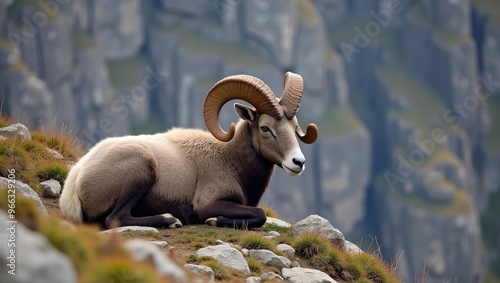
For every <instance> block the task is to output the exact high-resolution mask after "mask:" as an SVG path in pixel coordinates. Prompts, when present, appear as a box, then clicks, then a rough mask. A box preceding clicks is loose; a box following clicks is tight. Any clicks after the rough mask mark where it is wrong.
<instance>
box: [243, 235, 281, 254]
mask: <svg viewBox="0 0 500 283" xmlns="http://www.w3.org/2000/svg"><path fill="white" fill-rule="evenodd" d="M240 244H241V247H243V248H246V249H249V250H259V249H266V250H270V251H275V245H274V242H273V240H271V239H267V238H264V236H261V235H259V234H257V233H248V235H246V236H244V237H243V238H242V239H241V243H240Z"/></svg>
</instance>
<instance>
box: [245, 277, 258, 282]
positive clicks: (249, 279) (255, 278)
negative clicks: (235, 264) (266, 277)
mask: <svg viewBox="0 0 500 283" xmlns="http://www.w3.org/2000/svg"><path fill="white" fill-rule="evenodd" d="M260 281H261V279H260V277H255V276H252V277H248V278H247V279H246V280H245V283H260Z"/></svg>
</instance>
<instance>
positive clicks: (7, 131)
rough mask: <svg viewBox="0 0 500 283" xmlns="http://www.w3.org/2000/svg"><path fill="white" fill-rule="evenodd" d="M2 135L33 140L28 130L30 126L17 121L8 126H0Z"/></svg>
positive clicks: (0, 134)
mask: <svg viewBox="0 0 500 283" xmlns="http://www.w3.org/2000/svg"><path fill="white" fill-rule="evenodd" d="M0 136H4V137H7V138H20V139H23V140H31V134H30V130H28V128H27V127H26V126H25V125H23V124H21V123H15V124H12V125H10V126H7V127H3V128H0Z"/></svg>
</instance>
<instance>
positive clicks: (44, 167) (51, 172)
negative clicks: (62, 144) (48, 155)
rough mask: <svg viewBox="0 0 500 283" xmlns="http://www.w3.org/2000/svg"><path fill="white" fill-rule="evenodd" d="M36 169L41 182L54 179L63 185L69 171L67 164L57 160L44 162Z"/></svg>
mask: <svg viewBox="0 0 500 283" xmlns="http://www.w3.org/2000/svg"><path fill="white" fill-rule="evenodd" d="M36 170H37V171H36V176H37V177H38V179H39V180H40V182H43V181H46V180H50V179H54V180H56V181H58V182H59V183H61V185H62V184H64V181H65V180H66V177H67V176H68V172H69V169H68V166H67V165H66V164H64V163H63V162H62V161H56V160H53V161H47V162H44V163H42V164H40V165H39V167H38V168H37V169H36Z"/></svg>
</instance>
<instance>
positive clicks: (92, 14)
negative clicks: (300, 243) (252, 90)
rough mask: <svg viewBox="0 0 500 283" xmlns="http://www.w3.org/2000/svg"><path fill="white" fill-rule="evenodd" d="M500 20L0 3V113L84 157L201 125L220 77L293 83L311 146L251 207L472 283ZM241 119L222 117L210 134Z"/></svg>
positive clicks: (499, 132) (495, 138)
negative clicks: (322, 221) (106, 145)
mask: <svg viewBox="0 0 500 283" xmlns="http://www.w3.org/2000/svg"><path fill="white" fill-rule="evenodd" d="M498 15H500V4H491V1H487V0H475V1H471V0H457V1H428V0H420V1H412V0H400V1H398V0H369V1H365V0H356V1H348V0H313V1H310V0H273V1H271V0H255V1H243V0H190V1H174V0H156V1H137V0H99V1H98V0H22V1H21V0H14V1H9V0H0V100H1V103H2V104H1V105H2V108H1V109H2V113H3V114H6V115H10V116H13V117H14V118H15V119H20V120H24V121H27V122H28V123H29V124H31V127H37V126H40V125H43V127H44V128H45V129H46V130H53V131H55V130H58V129H59V128H60V127H61V126H63V125H64V126H65V127H67V128H68V129H70V130H71V131H72V133H73V134H74V135H75V136H76V137H78V138H79V140H80V141H81V142H82V144H83V145H87V146H90V145H92V144H95V143H96V142H98V141H99V140H101V139H103V138H105V137H108V136H118V135H125V134H130V133H133V134H135V133H145V132H149V133H154V132H157V131H163V130H165V129H168V128H170V127H172V126H181V127H197V128H204V127H205V125H204V122H203V117H202V105H203V100H204V96H205V94H206V92H207V91H208V90H209V89H210V87H211V86H212V85H213V84H214V83H215V82H217V81H218V80H219V79H221V78H223V77H225V76H228V75H232V74H237V73H245V74H250V75H254V76H257V77H259V78H261V79H263V80H264V81H265V82H266V83H267V84H268V85H269V86H270V87H271V89H272V90H273V91H274V92H275V93H276V94H277V95H278V96H279V95H280V93H281V90H282V89H281V88H282V83H283V75H284V73H285V72H286V71H288V70H291V71H294V72H297V73H300V74H301V75H302V76H303V77H304V82H305V89H304V92H305V95H304V99H303V100H302V104H301V109H300V112H299V114H300V117H299V118H300V121H301V122H302V123H304V124H306V123H309V122H315V123H317V124H318V126H319V129H320V139H319V141H318V142H317V143H315V144H314V145H303V146H302V148H303V151H304V154H305V155H306V157H307V159H308V161H307V165H306V167H307V169H306V171H305V172H304V174H302V175H301V176H299V177H296V178H293V177H289V176H287V175H286V174H285V173H284V172H282V170H279V169H278V170H276V173H275V176H274V177H273V179H272V182H271V185H270V187H269V189H268V192H267V194H266V195H265V196H264V198H263V199H262V202H261V203H262V204H267V205H269V206H271V207H273V208H275V209H276V210H277V211H278V213H280V214H281V217H283V218H285V219H289V220H290V221H293V220H298V219H301V218H303V217H305V216H307V215H309V214H311V213H321V215H323V216H325V217H326V218H328V219H329V220H330V221H331V222H332V223H333V224H334V225H335V226H336V227H338V228H339V229H341V230H342V231H343V232H344V233H345V234H346V235H348V236H349V237H350V238H351V239H356V240H357V241H358V242H361V241H363V243H365V244H369V242H370V241H371V238H370V235H372V236H373V235H374V236H377V237H379V238H380V239H379V240H380V242H381V243H383V246H382V249H383V250H384V252H387V253H388V254H389V255H390V256H393V257H396V256H399V255H400V253H401V251H403V250H404V251H405V252H404V253H403V254H402V256H401V257H400V260H399V265H400V274H401V276H402V278H403V279H404V280H405V281H412V280H413V279H414V276H415V274H416V273H417V274H419V272H421V270H422V269H423V267H424V265H425V264H427V267H428V268H429V274H428V277H427V282H443V280H444V281H446V280H448V279H449V278H453V280H454V279H456V278H459V279H460V280H464V282H481V281H482V280H483V279H484V275H485V274H486V270H485V269H484V268H481V267H480V266H487V264H488V262H487V261H484V260H485V256H484V254H483V253H481V252H480V250H481V249H480V245H481V240H482V239H481V228H482V227H480V221H479V218H480V216H481V213H483V212H484V211H488V209H487V208H488V206H489V205H490V204H489V202H488V199H489V197H490V196H491V195H492V194H495V193H498V191H499V187H500V178H499V177H498V176H499V174H498V172H500V171H499V170H500V169H499V168H500V157H499V156H500V127H499V125H498V124H500V123H499V122H500V121H499V119H500V116H498V115H497V114H496V113H500V99H499V97H500V95H499V93H500V48H499V46H500V28H499V27H500V23H499V22H498V18H499V16H498ZM236 119H237V117H236V115H235V114H234V111H233V110H232V107H231V105H226V107H224V109H223V111H222V113H221V124H222V125H223V127H224V125H228V124H229V123H230V122H232V121H235V120H236ZM499 226H500V225H499ZM457 235H458V236H457ZM465 259H467V260H465ZM480 263H482V265H481V264H480Z"/></svg>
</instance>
